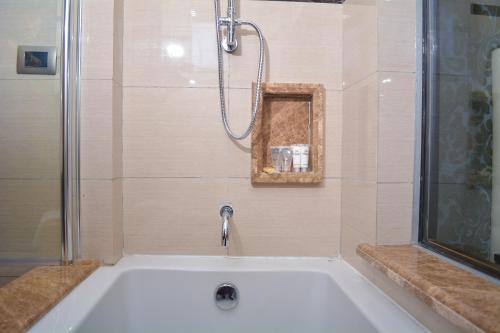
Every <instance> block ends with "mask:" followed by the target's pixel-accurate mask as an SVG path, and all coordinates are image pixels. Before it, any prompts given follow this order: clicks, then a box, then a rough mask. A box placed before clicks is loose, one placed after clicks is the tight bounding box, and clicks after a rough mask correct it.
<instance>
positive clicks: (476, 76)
mask: <svg viewBox="0 0 500 333" xmlns="http://www.w3.org/2000/svg"><path fill="white" fill-rule="evenodd" d="M426 4H427V8H426V9H427V10H426V11H425V12H426V13H425V16H426V17H425V18H424V21H425V22H426V27H427V34H426V35H427V38H426V46H427V47H426V50H427V57H426V59H425V60H426V65H427V66H424V67H426V71H427V73H426V85H425V87H424V89H425V96H426V103H425V104H426V111H427V112H426V119H425V124H426V125H425V132H426V141H427V142H426V145H425V147H426V148H425V150H426V152H425V156H424V159H425V163H424V165H425V174H424V179H425V185H424V187H425V190H424V192H423V193H424V196H423V199H424V200H423V210H422V212H423V214H422V215H423V216H422V222H423V224H422V226H423V235H422V238H423V239H422V241H423V243H424V244H426V245H429V246H430V247H432V248H434V249H437V250H438V251H441V252H444V253H446V254H449V255H451V256H454V257H456V258H458V259H461V260H463V261H464V262H466V263H469V264H472V265H473V266H475V267H477V268H480V269H483V270H485V271H487V272H490V273H491V274H494V275H497V276H500V257H499V256H500V177H499V176H500V0H488V1H486V0H483V1H481V0H473V1H471V0H428V1H426ZM497 160H498V162H495V161H497Z"/></svg>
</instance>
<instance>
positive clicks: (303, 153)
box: [300, 145, 309, 172]
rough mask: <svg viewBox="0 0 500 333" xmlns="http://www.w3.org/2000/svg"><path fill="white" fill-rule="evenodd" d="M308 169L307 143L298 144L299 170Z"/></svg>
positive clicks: (305, 170) (304, 170)
mask: <svg viewBox="0 0 500 333" xmlns="http://www.w3.org/2000/svg"><path fill="white" fill-rule="evenodd" d="M308 169H309V145H300V172H307V170H308Z"/></svg>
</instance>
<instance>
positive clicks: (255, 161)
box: [251, 83, 325, 184]
mask: <svg viewBox="0 0 500 333" xmlns="http://www.w3.org/2000/svg"><path fill="white" fill-rule="evenodd" d="M253 90H254V92H255V84H254V86H253ZM324 96H325V89H324V87H323V85H321V84H304V83H263V85H262V101H261V104H260V106H259V114H258V115H257V119H256V122H255V128H254V130H253V132H252V143H251V150H252V161H251V164H252V165H251V179H252V184H294V183H295V184H319V183H321V182H322V181H323V174H324V113H325V99H324ZM297 143H308V144H309V146H310V147H309V171H308V172H284V173H276V174H267V173H265V172H264V171H263V169H264V168H265V167H269V166H272V160H271V148H270V147H271V146H287V145H291V144H297Z"/></svg>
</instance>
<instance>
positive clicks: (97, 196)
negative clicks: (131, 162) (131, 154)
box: [80, 180, 121, 264]
mask: <svg viewBox="0 0 500 333" xmlns="http://www.w3.org/2000/svg"><path fill="white" fill-rule="evenodd" d="M114 190H115V191H114ZM115 192H116V189H114V188H113V181H112V180H83V181H82V185H81V227H80V230H81V250H82V256H83V257H84V258H95V259H101V260H104V262H105V263H108V264H112V263H115V262H116V261H117V260H118V259H119V258H120V253H121V252H120V253H117V247H118V246H115V244H120V243H119V242H120V233H119V232H117V230H116V229H117V228H114V227H113V221H114V220H115V219H116V218H117V216H114V213H116V214H118V217H119V216H120V215H119V214H120V212H119V211H115V210H114V209H113V201H114V200H115V197H114V196H115V195H116V193H115ZM117 242H118V243H117Z"/></svg>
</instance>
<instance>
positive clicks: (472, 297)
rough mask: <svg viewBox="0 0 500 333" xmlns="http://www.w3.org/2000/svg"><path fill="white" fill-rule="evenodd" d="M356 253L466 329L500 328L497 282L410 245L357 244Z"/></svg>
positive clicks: (498, 288)
mask: <svg viewBox="0 0 500 333" xmlns="http://www.w3.org/2000/svg"><path fill="white" fill-rule="evenodd" d="M357 253H358V255H359V256H361V257H362V258H364V259H365V260H366V261H367V262H368V263H369V264H371V265H372V266H374V267H375V268H377V269H379V270H380V271H382V272H383V273H384V274H385V275H386V276H387V277H388V278H389V279H391V280H393V281H394V282H395V283H396V284H397V285H399V286H401V287H402V288H405V289H407V290H409V291H411V292H412V293H414V294H415V295H416V296H417V297H419V298H420V299H421V300H422V301H424V302H425V303H426V304H427V305H429V306H430V307H431V308H432V309H433V310H435V311H436V312H437V313H439V314H440V315H441V316H443V317H444V318H446V319H447V320H449V321H451V322H452V323H454V324H455V325H457V326H459V327H461V328H463V329H464V330H465V331H466V332H488V333H490V332H491V333H497V332H500V325H499V323H498V319H499V318H500V286H498V285H496V284H494V283H492V282H489V281H487V280H485V279H482V278H480V277H478V276H476V275H474V274H472V273H470V272H467V271H465V270H462V269H460V268H458V267H456V266H454V265H452V264H450V263H447V262H445V261H444V260H442V259H440V258H438V257H437V256H433V255H431V254H429V253H426V252H425V251H422V250H420V249H418V248H417V247H415V246H412V245H387V246H383V245H379V246H373V245H368V244H361V245H359V246H358V248H357Z"/></svg>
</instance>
